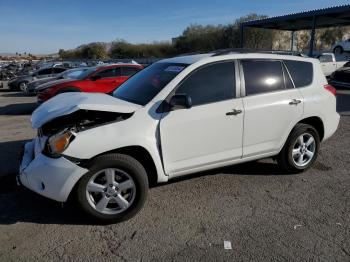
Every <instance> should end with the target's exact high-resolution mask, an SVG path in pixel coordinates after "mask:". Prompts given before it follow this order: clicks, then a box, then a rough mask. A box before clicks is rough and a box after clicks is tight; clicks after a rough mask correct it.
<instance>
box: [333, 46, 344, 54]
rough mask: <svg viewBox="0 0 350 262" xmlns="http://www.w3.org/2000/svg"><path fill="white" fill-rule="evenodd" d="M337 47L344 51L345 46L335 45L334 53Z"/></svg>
mask: <svg viewBox="0 0 350 262" xmlns="http://www.w3.org/2000/svg"><path fill="white" fill-rule="evenodd" d="M337 48H340V49H341V50H343V52H344V47H343V46H342V45H336V46H335V47H333V54H335V49H337Z"/></svg>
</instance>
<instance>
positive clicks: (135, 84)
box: [113, 63, 188, 106]
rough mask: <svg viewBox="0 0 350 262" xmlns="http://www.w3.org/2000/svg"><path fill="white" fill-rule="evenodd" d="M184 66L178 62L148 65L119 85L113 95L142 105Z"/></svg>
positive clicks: (184, 65)
mask: <svg viewBox="0 0 350 262" xmlns="http://www.w3.org/2000/svg"><path fill="white" fill-rule="evenodd" d="M186 66H188V65H187V64H178V63H176V64H175V63H155V64H153V65H150V66H149V67H147V68H145V69H143V70H142V71H140V72H138V73H137V74H135V75H134V76H132V77H131V78H129V79H128V80H127V81H126V82H124V83H123V84H122V85H120V86H119V87H118V88H117V89H116V90H115V91H114V92H113V96H114V97H116V98H119V99H122V100H125V101H128V102H131V103H135V104H139V105H142V106H144V105H146V104H147V103H148V102H149V101H151V100H152V99H153V97H155V96H156V95H157V94H158V93H159V92H160V91H161V90H162V89H163V88H164V87H165V86H166V85H167V84H168V83H169V82H170V81H171V80H172V79H173V78H174V77H175V76H177V75H178V74H179V73H180V72H181V71H182V70H183V69H184V68H185V67H186Z"/></svg>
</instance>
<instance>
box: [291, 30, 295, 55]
mask: <svg viewBox="0 0 350 262" xmlns="http://www.w3.org/2000/svg"><path fill="white" fill-rule="evenodd" d="M294 33H295V31H292V32H291V34H290V35H291V40H290V51H292V52H293V49H294Z"/></svg>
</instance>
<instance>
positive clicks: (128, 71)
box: [122, 67, 140, 76]
mask: <svg viewBox="0 0 350 262" xmlns="http://www.w3.org/2000/svg"><path fill="white" fill-rule="evenodd" d="M138 71H140V69H139V68H137V67H122V76H132V75H133V74H135V73H137V72H138Z"/></svg>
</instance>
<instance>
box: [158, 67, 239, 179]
mask: <svg viewBox="0 0 350 262" xmlns="http://www.w3.org/2000/svg"><path fill="white" fill-rule="evenodd" d="M175 93H176V94H187V95H188V96H189V97H190V98H191V99H192V107H191V108H189V109H178V110H175V111H170V112H167V113H163V116H162V119H161V121H160V136H161V146H162V155H163V161H164V169H165V172H166V173H167V174H169V175H170V176H177V175H182V174H186V173H190V172H194V171H199V170H201V169H203V168H205V167H206V166H213V167H214V166H218V165H220V164H222V163H225V162H229V161H232V160H234V159H239V158H241V156H242V134H243V116H244V111H243V102H242V99H241V98H238V97H237V95H236V79H235V63H234V62H233V61H229V62H227V61H226V62H219V63H213V64H210V65H206V66H204V67H201V68H200V69H198V70H196V71H195V72H193V73H191V75H190V76H188V77H187V78H186V79H185V80H184V81H183V82H182V83H181V84H180V85H179V86H178V87H177V88H176V90H175ZM235 110H236V111H235Z"/></svg>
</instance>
